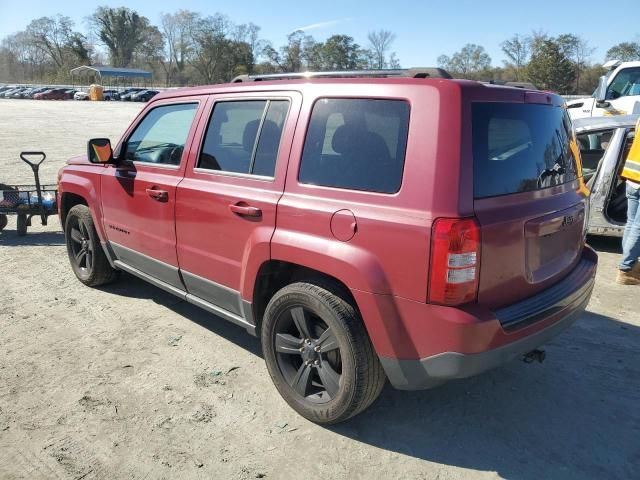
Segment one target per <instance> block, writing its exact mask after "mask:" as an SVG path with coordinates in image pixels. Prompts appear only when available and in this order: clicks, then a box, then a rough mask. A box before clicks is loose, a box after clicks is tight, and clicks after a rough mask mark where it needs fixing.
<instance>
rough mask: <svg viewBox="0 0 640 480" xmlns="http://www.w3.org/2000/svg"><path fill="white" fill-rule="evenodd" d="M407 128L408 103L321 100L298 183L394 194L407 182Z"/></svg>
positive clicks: (307, 138) (303, 157) (312, 120)
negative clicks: (404, 178)
mask: <svg viewBox="0 0 640 480" xmlns="http://www.w3.org/2000/svg"><path fill="white" fill-rule="evenodd" d="M408 129H409V105H408V103H407V102H404V101H401V100H370V99H321V100H319V101H318V102H316V104H315V105H314V107H313V112H312V114H311V120H310V122H309V128H308V131H307V137H306V139H305V145H304V151H303V154H302V161H301V165H300V172H299V176H298V179H299V181H300V182H301V183H306V184H312V185H322V186H327V187H336V188H345V189H351V190H363V191H370V192H380V193H395V192H397V191H398V190H399V189H400V184H401V182H402V172H403V169H404V160H405V151H406V147H407V134H408Z"/></svg>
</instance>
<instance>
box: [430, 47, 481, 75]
mask: <svg viewBox="0 0 640 480" xmlns="http://www.w3.org/2000/svg"><path fill="white" fill-rule="evenodd" d="M438 65H439V66H440V67H442V68H444V69H445V70H448V71H449V72H450V73H451V74H453V75H454V76H458V77H460V78H469V79H479V78H481V77H482V76H483V75H486V73H487V71H488V70H489V69H490V68H491V57H490V56H489V54H488V53H487V52H486V51H485V49H484V47H482V46H481V45H476V44H474V43H468V44H466V45H465V46H464V47H462V49H461V50H460V51H459V52H456V53H454V54H453V55H452V56H451V57H449V56H447V55H440V56H439V57H438Z"/></svg>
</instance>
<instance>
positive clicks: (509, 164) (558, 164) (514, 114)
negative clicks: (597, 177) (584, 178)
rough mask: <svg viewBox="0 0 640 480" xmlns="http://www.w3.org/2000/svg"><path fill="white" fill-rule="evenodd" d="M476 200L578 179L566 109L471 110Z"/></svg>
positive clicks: (506, 106) (513, 106)
mask: <svg viewBox="0 0 640 480" xmlns="http://www.w3.org/2000/svg"><path fill="white" fill-rule="evenodd" d="M472 115H473V117H472V123H473V126H472V130H473V132H472V135H473V174H474V196H475V198H485V197H493V196H498V195H508V194H512V193H518V192H528V191H532V190H541V189H544V188H548V187H553V186H556V185H561V184H563V183H567V182H571V181H573V180H575V179H576V177H577V173H576V159H575V156H574V153H573V152H577V147H576V146H575V145H573V147H574V148H572V146H571V143H572V142H574V141H575V140H574V136H573V131H572V127H571V123H570V120H569V117H568V116H567V114H566V112H565V110H564V108H561V107H551V106H547V105H534V104H526V103H475V104H474V105H473V108H472Z"/></svg>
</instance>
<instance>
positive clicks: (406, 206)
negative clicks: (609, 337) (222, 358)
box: [58, 69, 597, 423]
mask: <svg viewBox="0 0 640 480" xmlns="http://www.w3.org/2000/svg"><path fill="white" fill-rule="evenodd" d="M376 73H377V75H378V76H379V75H380V73H379V72H376ZM395 73H396V74H397V73H398V72H395ZM322 75H324V76H327V75H328V74H326V73H325V74H317V75H315V74H305V77H304V80H302V81H300V80H296V78H301V77H300V74H289V75H286V76H282V75H275V76H268V75H267V76H262V77H257V78H256V77H246V79H248V80H260V81H259V82H242V83H235V84H226V85H218V86H209V87H197V88H190V89H179V90H171V91H167V92H163V93H162V94H159V95H157V96H156V97H154V98H153V100H152V101H151V102H150V103H149V104H148V105H147V106H146V107H145V108H144V109H143V111H142V112H141V113H140V115H138V117H137V118H136V119H135V120H134V121H133V123H132V124H131V125H130V126H129V127H128V128H127V130H126V132H125V134H124V136H123V137H122V139H121V141H120V142H118V144H117V146H116V148H115V150H112V149H111V144H110V142H109V140H107V139H93V140H90V141H89V143H88V148H87V154H86V155H83V156H80V157H75V158H73V159H70V160H69V161H68V162H67V165H66V166H65V167H63V168H62V169H61V171H60V172H59V183H58V192H59V197H58V205H59V214H60V219H61V222H62V225H64V231H65V239H66V245H67V251H68V253H69V259H70V262H71V267H72V269H73V271H74V272H75V275H76V276H77V278H78V279H79V280H80V281H81V282H82V283H84V284H85V285H89V286H98V285H102V284H105V283H107V282H110V281H113V280H115V279H116V274H117V271H118V270H124V271H126V272H129V273H131V274H133V275H136V276H139V277H141V278H143V279H145V280H146V281H148V282H150V283H152V284H154V285H156V286H158V287H160V288H162V289H164V290H166V291H167V292H170V293H172V294H175V295H177V296H178V297H179V298H181V299H183V300H185V301H187V302H190V303H192V304H195V305H198V306H200V307H202V308H204V309H205V310H207V311H209V312H211V313H213V314H215V315H217V316H218V317H220V318H221V319H225V320H229V321H231V322H233V323H235V324H237V325H240V326H241V327H244V328H246V329H247V330H248V331H249V332H251V333H253V334H255V335H259V336H260V338H261V342H262V349H263V353H264V358H265V361H266V365H267V369H268V371H269V374H270V376H271V378H272V380H273V382H274V384H275V386H276V388H277V390H278V391H279V392H280V394H281V395H282V396H283V398H284V399H285V400H286V401H287V402H288V403H289V405H291V407H292V408H294V409H295V410H296V411H297V412H299V413H300V414H301V415H303V416H304V417H306V418H308V419H310V420H312V421H314V422H318V423H335V422H339V421H342V420H345V419H347V418H349V417H351V416H353V415H356V414H357V413H359V412H361V411H363V410H364V409H365V408H367V407H368V406H369V405H370V404H371V403H372V402H373V401H374V400H375V399H376V397H377V396H378V395H379V393H380V392H381V390H382V388H383V386H384V384H385V381H386V379H387V378H388V379H389V381H390V382H391V384H392V385H393V386H394V387H396V388H400V389H419V388H427V387H432V386H435V385H437V384H440V383H442V382H443V381H446V380H450V379H456V378H464V377H469V376H472V375H476V374H479V373H481V372H483V371H485V370H488V369H490V368H493V367H496V366H498V365H501V364H503V363H504V362H506V361H508V360H511V359H514V358H522V357H524V358H526V359H529V360H531V359H538V360H541V359H542V358H543V352H541V351H540V350H538V347H539V346H540V345H542V344H544V343H546V342H547V341H549V340H550V339H551V338H553V337H555V336H556V335H558V334H559V333H560V332H561V331H563V330H564V329H565V328H567V327H568V326H569V325H571V324H572V323H573V322H574V321H575V320H576V319H577V318H579V317H580V315H581V314H582V312H583V310H584V309H585V307H586V305H587V303H588V301H589V298H590V296H591V291H592V288H593V284H594V278H595V273H596V265H597V255H596V254H595V253H594V252H593V250H591V249H590V248H589V247H588V246H586V245H585V237H586V226H587V224H586V210H587V204H588V196H587V189H586V187H585V186H584V183H583V182H582V177H581V176H580V174H579V172H580V170H579V152H578V150H577V148H576V145H575V137H574V134H573V131H572V126H571V122H570V120H569V118H568V115H567V113H566V110H565V109H564V102H563V100H562V98H561V97H559V96H557V95H553V94H549V93H546V92H539V91H530V90H523V89H518V88H512V87H500V86H494V85H483V84H480V83H477V82H470V81H466V80H465V81H460V80H452V79H450V77H449V76H448V75H446V72H442V71H440V70H435V69H432V70H429V71H428V72H422V71H419V70H408V71H405V72H403V75H405V77H401V78H360V76H363V74H362V73H357V72H348V73H341V74H334V75H342V76H347V77H348V78H344V79H341V80H336V79H333V78H328V79H327V78H317V77H319V76H322ZM414 75H415V77H414ZM427 75H429V77H428V78H424V77H425V76H427ZM433 76H439V77H441V78H431V77H433ZM292 77H293V79H292ZM273 79H281V80H279V81H271V82H269V81H268V80H273ZM92 165H95V168H92ZM285 179H286V181H285Z"/></svg>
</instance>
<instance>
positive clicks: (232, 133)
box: [198, 100, 289, 177]
mask: <svg viewBox="0 0 640 480" xmlns="http://www.w3.org/2000/svg"><path fill="white" fill-rule="evenodd" d="M288 111H289V102H288V101H287V100H249V101H230V102H219V103H217V104H216V105H215V107H214V109H213V114H212V115H211V120H210V121H209V126H208V128H207V133H206V136H205V139H204V145H203V147H202V152H201V153H200V159H199V161H198V168H203V169H208V170H218V171H223V172H234V173H244V174H252V175H260V176H266V177H273V175H274V172H275V166H276V159H277V157H278V149H279V146H280V138H281V136H282V129H283V127H284V122H285V119H286V117H287V112H288Z"/></svg>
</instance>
